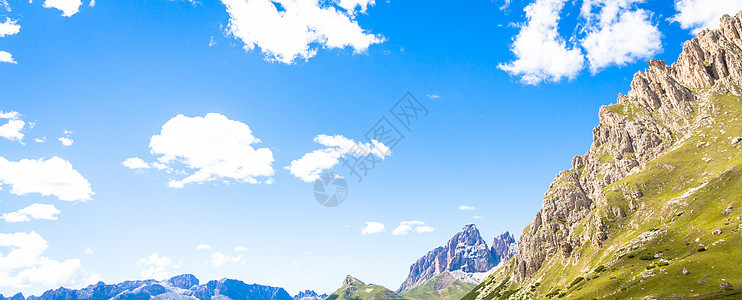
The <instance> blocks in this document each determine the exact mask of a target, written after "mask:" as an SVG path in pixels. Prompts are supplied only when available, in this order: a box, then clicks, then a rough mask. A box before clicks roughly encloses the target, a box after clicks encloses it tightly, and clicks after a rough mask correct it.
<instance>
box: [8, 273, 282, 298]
mask: <svg viewBox="0 0 742 300" xmlns="http://www.w3.org/2000/svg"><path fill="white" fill-rule="evenodd" d="M225 297H226V298H225ZM152 298H158V299H191V300H193V299H200V300H210V299H234V300H237V299H242V300H247V299H261V300H262V299H271V300H293V298H291V296H289V294H288V293H287V292H286V291H285V290H284V289H283V288H277V287H271V286H264V285H259V284H246V283H244V282H242V281H239V280H234V279H222V280H218V281H217V280H212V281H209V282H208V283H206V284H203V285H199V281H198V279H197V278H196V276H193V275H191V274H183V275H178V276H175V277H173V278H170V279H168V280H163V281H156V280H135V281H124V282H122V283H119V284H105V283H103V282H98V283H97V284H94V285H90V286H88V287H86V288H82V289H79V290H72V289H67V288H63V287H62V288H58V289H56V290H49V291H46V292H44V293H43V294H42V295H41V296H38V297H37V296H29V297H28V298H24V297H23V295H22V294H20V293H19V294H17V295H15V296H13V297H12V298H9V299H12V300H77V299H90V300H98V299H116V300H123V299H152ZM3 299H6V298H4V297H3V296H2V295H0V300H3Z"/></svg>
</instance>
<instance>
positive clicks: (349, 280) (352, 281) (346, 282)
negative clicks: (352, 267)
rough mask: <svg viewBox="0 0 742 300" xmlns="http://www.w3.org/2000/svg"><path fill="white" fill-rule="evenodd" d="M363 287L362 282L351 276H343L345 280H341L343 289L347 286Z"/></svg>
mask: <svg viewBox="0 0 742 300" xmlns="http://www.w3.org/2000/svg"><path fill="white" fill-rule="evenodd" d="M353 284H356V285H365V283H363V281H360V280H358V278H355V277H353V276H350V275H347V276H345V279H344V280H343V287H346V286H349V285H353Z"/></svg>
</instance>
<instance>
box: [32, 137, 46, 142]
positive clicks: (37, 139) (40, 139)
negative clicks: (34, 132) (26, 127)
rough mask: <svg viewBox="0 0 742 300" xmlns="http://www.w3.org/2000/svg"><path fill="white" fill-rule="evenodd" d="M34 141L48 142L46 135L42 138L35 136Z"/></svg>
mask: <svg viewBox="0 0 742 300" xmlns="http://www.w3.org/2000/svg"><path fill="white" fill-rule="evenodd" d="M33 141H34V142H37V143H46V137H45V136H42V137H40V138H35V139H33Z"/></svg>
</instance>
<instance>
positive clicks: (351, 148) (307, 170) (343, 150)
mask: <svg viewBox="0 0 742 300" xmlns="http://www.w3.org/2000/svg"><path fill="white" fill-rule="evenodd" d="M314 142H315V143H318V144H320V145H322V146H325V147H327V148H325V149H320V150H314V151H312V152H309V153H307V154H304V156H302V157H301V158H300V159H297V160H294V161H292V162H291V164H290V165H289V166H287V167H286V169H288V170H289V171H290V172H291V174H292V175H294V176H296V177H297V178H299V179H301V180H303V181H304V182H313V181H315V180H317V179H319V176H320V174H322V172H323V171H325V170H328V169H331V168H332V167H334V166H335V165H337V164H338V163H339V162H340V161H339V159H340V158H341V157H344V156H346V155H350V156H353V157H362V156H366V155H370V154H371V155H374V156H376V157H378V158H380V159H384V158H386V157H387V156H389V155H391V150H389V148H388V147H386V146H385V145H384V144H382V143H380V142H378V141H376V140H372V141H371V143H361V142H356V141H353V140H351V139H349V138H346V137H344V136H342V135H334V136H330V135H324V134H320V135H318V136H317V137H315V138H314Z"/></svg>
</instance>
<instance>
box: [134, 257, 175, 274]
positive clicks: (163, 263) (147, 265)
mask: <svg viewBox="0 0 742 300" xmlns="http://www.w3.org/2000/svg"><path fill="white" fill-rule="evenodd" d="M172 263H173V262H172V260H170V258H169V257H167V256H160V255H159V254H157V253H152V254H150V255H149V256H147V257H145V258H141V259H139V260H137V266H139V267H140V268H143V269H144V270H142V273H141V274H142V278H144V279H156V280H163V279H166V278H168V277H169V276H170V272H168V271H167V268H168V267H169V266H170V265H171V264H172Z"/></svg>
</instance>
